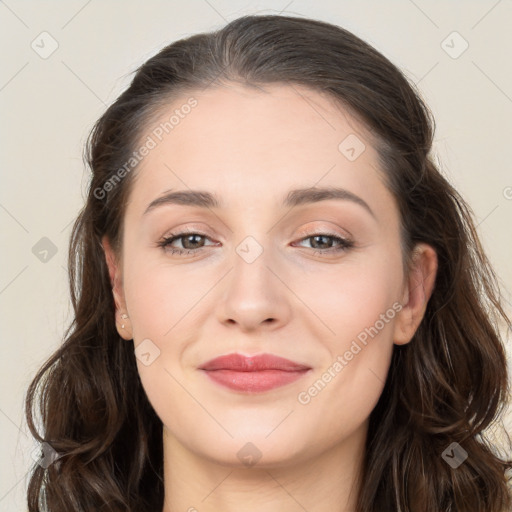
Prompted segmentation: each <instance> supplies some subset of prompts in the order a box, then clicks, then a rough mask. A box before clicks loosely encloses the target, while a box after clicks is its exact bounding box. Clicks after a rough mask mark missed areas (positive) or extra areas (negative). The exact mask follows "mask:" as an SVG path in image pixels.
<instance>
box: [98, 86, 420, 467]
mask: <svg viewBox="0 0 512 512" xmlns="http://www.w3.org/2000/svg"><path fill="white" fill-rule="evenodd" d="M265 89H266V90H265V91H260V90H256V89H252V88H251V89H250V88H245V87H242V86H238V85H229V86H228V87H217V88H209V89H206V90H205V91H203V92H197V93H194V94H192V93H191V94H190V95H184V96H183V97H182V99H180V100H177V101H174V102H173V104H172V105H170V106H169V109H168V111H167V112H165V115H162V117H161V118H160V119H159V120H158V121H157V122H155V123H154V125H151V126H148V127H147V133H145V135H144V136H143V137H142V139H141V140H142V143H147V147H148V148H149V150H148V151H147V152H146V151H144V153H147V154H146V155H145V156H143V157H142V160H141V162H140V164H139V168H138V169H137V171H136V172H137V176H136V180H135V181H134V183H133V185H134V186H133V189H132V192H131V195H130V198H129V201H128V204H127V208H126V213H125V220H124V238H123V243H122V257H121V258H120V260H115V258H114V259H109V261H110V269H111V275H112V276H114V277H115V281H116V287H115V290H116V298H117V301H118V303H119V305H120V307H121V310H120V313H123V312H126V313H127V315H128V316H129V319H128V320H126V321H124V320H123V322H122V323H123V324H127V325H125V328H124V329H121V330H120V333H121V335H122V336H124V337H125V338H126V339H131V338H133V341H134V346H135V348H136V354H137V366H138V370H139V373H140V377H141V380H142V384H143V386H144V389H145V392H146V393H147V396H148V398H149V400H150V402H151V404H152V405H153V407H154V409H155V411H156V413H157V414H158V416H159V417H160V418H161V420H162V421H163V423H164V426H165V431H164V432H165V435H166V436H168V438H169V439H173V441H174V442H175V443H179V445H181V446H183V447H186V448H188V449H189V450H190V451H192V452H194V453H195V454H197V455H200V456H202V457H205V458H208V459H210V460H214V461H219V462H221V463H225V464H241V463H247V461H248V460H253V461H254V462H258V463H259V464H260V465H264V464H268V465H272V464H279V463H284V462H288V463H289V462H296V461H299V460H306V459H307V458H310V457H312V456H314V455H315V454H320V453H323V452H324V451H326V450H328V449H331V448H333V447H335V446H337V445H340V444H343V443H345V442H348V441H349V440H350V439H352V440H353V439H354V438H355V436H357V435H358V434H361V433H362V432H364V431H365V429H366V426H367V420H368V416H369V414H370V412H371V411H372V409H373V408H374V406H375V405H376V403H377V401H378V399H379V396H380V394H381V392H382V389H383V386H384V382H385V380H386V375H387V371H388V367H389V363H390V357H391V353H392V348H393V343H394V342H395V343H406V342H408V341H409V340H410V338H411V336H412V334H413V332H414V330H415V328H416V327H417V324H418V322H419V319H420V318H419V317H417V315H416V314H415V313H414V311H413V310H412V308H413V307H414V305H415V303H416V302H417V301H412V300H411V297H413V296H414V294H415V293H416V292H415V291H414V290H413V289H412V288H411V287H410V282H409V281H408V276H405V275H404V274H403V261H402V254H401V249H400V236H399V213H398V210H397V206H396V204H395V201H394V199H393V197H392V195H391V193H390V192H389V191H388V189H387V188H386V186H385V185H384V183H383V179H382V175H381V174H380V171H379V170H378V168H379V166H378V160H377V153H376V151H375V150H374V149H373V148H372V147H371V146H370V143H369V140H368V139H367V138H366V137H365V131H364V128H363V127H362V126H361V125H360V124H359V123H358V122H356V120H355V119H353V118H351V117H349V116H348V114H344V113H343V112H342V111H341V110H340V109H339V108H335V107H334V106H333V104H332V103H331V102H330V101H329V100H328V99H327V98H326V97H324V96H322V95H320V94H319V93H316V92H313V91H311V90H309V89H306V88H303V87H299V86H293V87H291V86H286V85H272V86H266V87H265ZM191 97H193V98H194V99H193V100H191V99H190V98H191ZM184 105H193V106H192V107H190V108H187V107H183V106H184ZM176 110H178V112H176ZM172 115H175V117H174V119H173V121H171V123H172V124H167V125H165V124H161V123H165V122H168V121H169V118H170V117H171V116H172ZM176 119H179V120H178V121H176ZM162 126H166V129H163V128H162ZM166 132H167V133H166ZM148 137H149V138H150V139H151V140H152V141H153V142H154V144H153V143H151V142H150V141H149V139H148ZM160 139H161V140H160ZM153 146H154V147H153ZM324 188H325V189H331V188H332V189H334V188H336V189H338V194H337V197H334V195H327V194H325V195H323V194H321V193H320V190H323V189H324ZM178 191H180V192H183V193H184V194H187V197H189V198H190V199H189V200H187V201H188V203H187V201H185V195H184V194H183V195H182V196H181V201H179V202H178V201H172V200H171V199H172V198H171V197H167V200H166V199H165V198H166V196H167V195H168V194H169V193H171V192H173V193H174V192H178ZM193 191H201V192H202V193H203V195H202V196H200V197H197V196H193V195H192V192H193ZM293 191H295V192H293ZM313 192H316V193H313ZM206 195H208V196H206ZM207 197H208V198H209V197H213V198H214V199H216V201H217V202H218V204H213V202H212V201H210V200H208V201H206V198H207ZM199 199H201V201H199ZM155 201H156V202H155ZM183 232H188V236H187V235H186V234H185V235H184V236H182V237H181V238H180V237H177V235H178V234H180V233H183ZM193 234H195V235H193ZM172 236H175V237H177V238H174V239H171V237H172ZM165 238H167V239H171V240H168V244H167V246H161V242H162V241H164V239H165ZM106 250H107V255H108V256H109V255H110V256H109V258H112V254H111V253H110V249H109V248H108V246H107V248H106ZM180 250H181V251H183V252H182V253H179V252H178V251H180ZM408 301H409V305H408ZM413 302H414V304H413ZM416 307H417V308H419V309H421V306H420V305H417V306H416ZM421 314H422V312H421V313H420V316H421ZM233 353H237V354H242V355H244V356H254V355H258V354H271V355H274V356H278V357H281V358H285V359H288V360H291V361H293V362H295V363H296V364H297V365H300V367H301V368H306V369H305V370H302V371H294V372H290V371H285V370H284V369H283V368H282V367H279V368H280V369H276V370H273V371H269V370H261V371H258V372H250V373H248V372H236V371H233V369H232V370H231V371H229V370H226V369H224V370H216V371H215V370H210V371H207V370H204V369H202V367H204V366H205V363H207V362H208V361H210V360H212V359H214V358H217V357H219V356H224V355H229V354H233ZM247 364H248V366H250V365H251V363H250V362H248V363H247ZM253 364H255V363H253ZM221 366H222V365H221ZM246 369H248V368H246ZM287 370H290V368H287ZM212 377H214V378H212ZM215 377H217V378H215ZM230 383H231V385H232V386H235V387H234V388H233V387H230ZM247 443H252V444H251V445H248V444H247ZM251 457H252V458H251ZM260 457H261V459H260ZM258 459H259V460H258ZM250 463H251V462H250Z"/></svg>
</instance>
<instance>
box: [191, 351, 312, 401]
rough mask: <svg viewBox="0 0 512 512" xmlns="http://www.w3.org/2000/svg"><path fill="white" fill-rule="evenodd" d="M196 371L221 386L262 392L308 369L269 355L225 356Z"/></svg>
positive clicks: (294, 378)
mask: <svg viewBox="0 0 512 512" xmlns="http://www.w3.org/2000/svg"><path fill="white" fill-rule="evenodd" d="M199 369H200V370H203V371H204V372H205V374H206V375H207V376H208V377H209V378H210V379H211V380H213V381H214V382H216V383H217V384H220V385H222V386H225V387H228V388H230V389H233V390H235V391H244V392H253V393H261V392H264V391H269V390H270V389H274V388H277V387H280V386H284V385H285V384H289V383H290V382H293V381H295V380H297V379H299V378H300V377H302V376H304V375H305V374H306V373H307V372H308V371H309V370H311V367H309V366H305V365H303V364H299V363H296V362H294V361H290V360H289V359H284V358H282V357H278V356H274V355H272V354H260V355H256V356H251V357H247V356H244V355H242V354H228V355H225V356H220V357H217V358H215V359H212V360H211V361H208V362H206V363H205V364H203V365H202V366H201V367H200V368H199Z"/></svg>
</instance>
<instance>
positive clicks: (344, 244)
mask: <svg viewBox="0 0 512 512" xmlns="http://www.w3.org/2000/svg"><path fill="white" fill-rule="evenodd" d="M190 235H198V236H200V237H204V238H208V236H207V235H205V234H204V233H200V232H197V231H182V232H180V233H170V234H169V236H167V237H164V238H163V239H162V240H161V241H159V242H158V246H159V247H161V248H162V249H163V250H164V251H166V252H170V253H171V254H177V255H182V254H184V253H188V254H191V253H197V252H199V251H201V250H202V249H205V248H206V247H198V248H197V249H179V248H176V247H170V244H171V243H172V242H174V241H175V240H179V239H180V238H184V237H185V236H190ZM319 236H323V237H328V238H332V239H333V240H334V241H335V242H338V247H329V248H327V249H316V250H315V252H314V254H319V255H326V253H331V254H332V253H339V252H342V251H346V250H348V249H351V248H352V247H353V246H354V242H352V241H351V240H348V239H345V238H341V237H339V236H338V235H336V234H334V233H309V234H307V235H306V236H304V237H303V238H301V239H300V240H299V242H303V241H304V240H308V239H309V238H314V237H319ZM210 247H212V246H210Z"/></svg>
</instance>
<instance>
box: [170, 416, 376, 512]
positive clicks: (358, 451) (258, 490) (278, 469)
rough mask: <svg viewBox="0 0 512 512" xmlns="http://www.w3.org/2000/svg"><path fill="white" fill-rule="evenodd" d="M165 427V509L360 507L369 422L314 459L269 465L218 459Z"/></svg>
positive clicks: (327, 510)
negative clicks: (360, 480)
mask: <svg viewBox="0 0 512 512" xmlns="http://www.w3.org/2000/svg"><path fill="white" fill-rule="evenodd" d="M163 431H164V434H163V445H164V487H165V502H164V508H163V512H182V511H183V512H218V511H220V510H222V511H223V512H235V511H236V512H239V511H240V510H243V511H244V512H260V511H261V510H265V512H299V511H300V512H303V511H304V510H307V511H311V512H313V511H314V512H354V511H355V507H356V498H357V493H358V490H359V483H358V477H359V476H360V474H361V470H362V464H363V454H364V449H365V440H366V432H367V425H366V424H365V426H364V428H362V429H360V430H358V431H356V432H355V433H354V434H353V435H352V436H351V437H350V438H347V439H344V440H343V442H342V443H340V444H338V445H335V446H333V447H331V448H330V449H329V450H327V451H326V452H324V453H321V454H318V455H317V456H316V457H314V458H313V459H307V460H301V461H295V462H294V463H291V462H290V463H280V464H279V465H276V464H274V465H271V466H268V467H263V466H260V465H259V464H257V465H255V466H252V467H245V466H242V465H241V464H235V463H234V462H233V464H232V465H229V466H227V465H221V464H218V463H216V462H214V461H212V460H211V459H207V458H205V457H201V455H198V454H197V453H194V452H191V451H190V450H188V449H187V448H186V447H185V446H183V445H182V444H181V443H180V442H179V441H178V440H177V439H176V438H175V437H174V436H173V435H172V433H171V432H170V431H169V430H168V429H167V428H166V427H165V426H164V429H163Z"/></svg>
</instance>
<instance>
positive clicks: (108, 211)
mask: <svg viewBox="0 0 512 512" xmlns="http://www.w3.org/2000/svg"><path fill="white" fill-rule="evenodd" d="M221 80H222V81H224V82H226V83H229V82H232V83H234V82H239V83H243V84H245V85H249V86H257V85H258V84H259V85H263V84H271V83H288V84H290V85H293V84H298V85H304V86H307V87H309V88H310V89H312V90H315V91H319V92H323V93H326V94H328V95H329V96H330V97H331V98H332V99H333V100H334V101H335V102H337V104H339V105H340V106H342V107H343V108H345V109H348V110H349V111H350V113H352V114H353V115H355V116H357V118H358V119H359V120H361V121H362V122H363V124H364V126H366V127H367V128H368V129H369V131H370V132H371V133H372V134H373V136H374V137H375V147H376V149H377V150H378V154H379V159H380V164H381V167H382V170H383V171H384V176H385V177H386V180H387V185H388V186H389V189H390V190H391V191H392V192H393V195H394V197H395V199H396V201H397V204H398V206H399V209H400V214H401V229H402V246H403V254H404V261H405V262H406V263H408V262H409V261H410V255H411V250H412V248H413V247H414V245H415V244H416V243H418V242H424V243H427V244H429V245H431V246H432V247H433V248H434V249H435V250H436V252H437V255H438V261H439V268H438V274H437V279H436V285H435V289H434V291H433V294H432V296H431V299H430V301H429V303H428V307H427V310H426V313H425V317H424V319H423V321H422V322H421V324H420V326H419V328H418V330H417V332H416V334H415V336H414V338H413V340H412V342H411V343H409V344H407V345H404V346H394V349H393V350H394V352H393V357H392V362H391V367H390V370H389V374H388V377H387V382H386V385H385V388H384V391H383V393H382V396H381V397H380V400H379V402H378V404H377V406H376V407H375V409H374V410H373V411H372V413H371V415H370V427H369V432H368V439H367V446H366V453H365V464H364V475H363V478H362V480H361V487H360V494H359V498H358V508H357V510H358V512H382V511H391V510H396V511H401V512H447V511H451V512H456V511H460V512H477V511H479V512H483V511H485V512H504V511H505V510H510V507H511V506H512V498H511V496H510V491H509V488H508V482H507V478H508V475H507V471H508V470H509V469H511V468H512V461H510V460H505V457H503V456H502V455H500V453H499V451H498V449H497V447H496V446H493V444H492V443H491V442H490V441H489V440H488V439H487V438H486V429H487V427H489V426H492V425H494V424H495V423H496V421H497V419H499V415H500V413H501V412H502V409H503V407H504V405H505V403H506V399H507V384H508V383H507V369H506V359H505V353H504V346H503V344H502V341H501V340H500V336H499V329H498V322H499V321H504V322H505V325H506V326H507V327H511V323H510V320H509V319H508V318H507V316H506V314H505V312H504V310H503V308H502V306H501V305H500V301H501V297H500V291H499V287H498V283H497V278H496V275H495V274H494V272H493V270H492V268H491V266H490V264H489V261H488V260H487V257H486V256H485V254H484V251H483V249H482V247H481V245H480V242H479V240H478V236H477V233H476V230H475V226H474V223H473V221H472V214H471V211H470V210H469V208H468V206H467V205H466V203H465V202H464V200H463V199H462V198H461V196H460V195H459V194H458V193H457V192H456V191H455V190H454V189H453V188H452V186H451V185H450V184H449V183H448V182H447V180H446V179H445V178H444V177H443V176H442V175H441V174H440V172H439V171H438V169H437V168H436V165H435V164H434V162H433V160H432V157H431V156H430V150H431V147H432V139H433V132H434V120H433V119H432V115H431V114H430V112H429V110H428V108H427V107H426V105H425V104H424V103H423V101H422V100H421V98H420V95H419V93H418V92H417V90H416V89H415V87H414V85H412V84H411V83H409V81H408V80H407V79H406V78H405V77H404V75H403V74H402V73H401V72H400V71H399V70H398V69H397V68H396V67H395V66H394V65H393V64H392V63H391V62H389V60H387V59H386V58H385V57H384V56H383V55H381V54H380V53H379V52H377V51H376V50H375V49H374V48H373V47H371V46H370V45H368V44H367V43H365V42H364V41H362V40H361V39H359V38H358V37H356V36H355V35H354V34H352V33H350V32H348V31H346V30H344V29H342V28H340V27H337V26H335V25H331V24H328V23H324V22H320V21H316V20H311V19H302V18H294V17H287V16H270V15H265V16H245V17H242V18H239V19H236V20H234V21H232V22H231V23H229V24H228V25H227V26H225V27H224V28H222V29H221V30H219V31H216V32H213V33H208V34H199V35H194V36H192V37H189V38H187V39H183V40H180V41H177V42H175V43H173V44H171V45H169V46H167V47H165V48H164V49H163V50H161V51H160V52H159V53H158V54H157V55H155V56H154V57H152V58H150V59H149V60H148V61H147V62H146V63H144V64H143V65H142V66H141V67H140V68H139V69H138V70H137V71H136V74H135V76H134V78H133V81H132V82H131V84H130V86H129V87H128V89H127V90H126V91H125V92H123V93H122V94H121V95H120V96H119V98H118V99H117V100H116V101H115V102H114V103H113V104H112V105H111V106H110V107H109V108H108V109H107V110H106V112H105V113H104V114H103V116H102V117H101V118H100V119H99V120H98V121H97V123H96V125H95V126H94V128H93V130H92V132H91V134H90V137H89V140H88V144H87V163H88V164H89V166H90V168H91V170H92V179H91V183H90V189H89V193H88V197H87V202H86V204H85V207H84V208H83V210H82V211H81V213H80V215H79V217H78V219H77V220H76V223H75V225H74V227H73V232H72V236H71V241H70V248H69V273H70V287H71V298H72V303H73V308H74V320H73V322H72V324H71V325H70V326H69V327H68V329H67V331H66V333H65V341H64V343H63V345H62V346H61V347H60V348H59V349H58V350H57V351H56V352H55V353H54V354H53V355H52V356H51V357H50V358H49V359H48V361H47V362H46V363H45V364H44V365H43V367H42V368H41V369H40V371H39V372H38V373H37V375H36V376H35V378H34V380H33V381H32V383H31V384H30V387H29V389H28V392H27V397H26V415H27V419H28V425H29V428H30V430H31V432H32V434H33V436H34V437H35V438H36V439H37V440H38V441H41V442H43V441H45V442H46V443H48V444H49V445H50V446H51V447H52V448H53V449H54V450H56V451H57V453H58V454H60V458H59V459H58V460H57V461H56V462H54V463H53V464H50V465H49V466H48V467H46V468H45V467H43V466H42V465H35V466H34V468H33V471H32V474H31V478H30V482H29V486H28V506H29V510H30V512H36V511H40V510H48V511H50V512H68V511H70V510H77V511H78V510H80V511H93V510H94V511H98V510H101V511H137V512H144V511H148V512H149V511H151V512H154V511H155V510H161V509H162V507H163V493H164V489H163V453H162V422H161V420H160V419H159V418H158V416H157V415H156V413H155V411H154V410H153V408H152V407H151V405H150V403H149V401H148V399H147V397H146V395H145V392H144V390H143V388H142V385H141V381H140V379H139V376H138V372H137V366H136V363H135V356H134V353H133V345H132V344H130V343H126V342H122V340H121V338H120V337H119V335H118V333H117V331H116V326H115V318H114V316H115V305H114V300H113V295H112V289H111V284H110V278H109V274H108V271H107V266H106V261H105V255H104V252H103V249H102V246H101V239H102V237H103V236H104V235H107V236H108V238H109V239H110V241H111V243H112V245H113V247H114V248H117V250H119V247H120V245H119V244H120V240H121V238H122V221H123V215H124V207H125V205H126V199H127V197H128V194H129V192H130V189H129V187H130V184H132V183H133V173H127V174H126V176H125V177H124V178H123V179H122V180H120V182H119V183H118V184H117V185H116V186H114V187H109V190H108V193H102V194H98V190H103V191H105V183H106V182H107V181H108V180H112V178H113V177H114V176H115V175H116V173H118V172H119V169H120V167H121V166H122V165H123V164H124V163H125V162H127V161H128V160H129V158H130V156H131V154H132V152H133V151H134V149H135V148H136V145H137V143H138V141H139V139H140V137H141V136H142V134H143V131H144V129H145V128H147V126H148V125H149V123H150V121H152V120H153V119H155V118H156V117H155V116H156V114H157V113H158V112H161V109H162V108H163V107H164V106H165V105H168V104H169V102H170V100H171V98H173V97H175V96H176V95H177V94H178V93H181V92H183V91H187V90H188V91H192V90H194V89H198V88H205V87H208V86H209V85H210V84H216V83H219V82H220V81H221ZM36 405H38V413H39V415H40V418H41V424H42V426H43V430H44V432H43V433H42V434H39V433H38V432H37V429H36V427H35V425H34V413H35V411H34V408H35V407H36ZM507 439H508V438H507ZM451 443H458V446H460V447H462V448H463V449H464V450H465V451H466V452H467V453H468V457H467V459H466V460H465V461H464V462H463V463H462V464H461V465H460V466H458V467H457V468H456V469H455V468H453V467H451V466H450V465H449V464H448V463H447V462H446V461H445V459H444V458H443V457H442V453H443V451H444V450H446V449H447V447H449V446H450V445H451Z"/></svg>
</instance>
